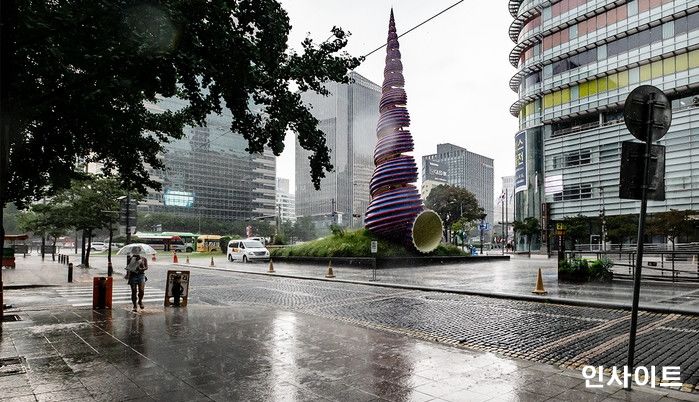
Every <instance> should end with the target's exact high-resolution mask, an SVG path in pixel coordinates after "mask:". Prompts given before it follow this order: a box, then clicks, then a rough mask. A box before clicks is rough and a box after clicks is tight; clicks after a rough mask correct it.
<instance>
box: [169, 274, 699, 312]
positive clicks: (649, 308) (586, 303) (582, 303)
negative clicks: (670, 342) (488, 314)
mask: <svg viewBox="0 0 699 402" xmlns="http://www.w3.org/2000/svg"><path fill="white" fill-rule="evenodd" d="M178 265H181V266H186V267H191V268H198V269H209V270H215V271H222V272H233V273H238V274H249V275H260V276H275V277H279V278H292V279H303V280H312V281H323V282H339V283H349V284H353V285H364V286H375V287H381V288H388V289H402V290H418V291H422V292H439V293H450V294H459V295H464V296H480V297H488V298H493V299H506V300H518V301H527V302H535V303H544V304H559V305H566V306H575V307H592V308H605V309H614V310H626V311H631V304H622V303H613V302H602V301H591V300H581V299H563V298H560V297H548V296H529V295H522V294H516V293H492V292H483V291H478V290H462V289H449V288H433V287H429V286H419V285H403V284H399V283H386V282H367V281H357V280H349V279H329V278H322V277H314V276H303V275H290V274H279V273H267V272H255V271H243V270H237V269H227V268H219V267H208V266H206V267H205V266H201V265H192V264H189V265H187V264H178ZM638 309H639V311H645V312H649V313H659V314H683V315H691V316H699V310H690V309H684V308H670V307H661V306H653V305H647V304H640V305H639V307H638Z"/></svg>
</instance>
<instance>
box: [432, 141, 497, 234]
mask: <svg viewBox="0 0 699 402" xmlns="http://www.w3.org/2000/svg"><path fill="white" fill-rule="evenodd" d="M430 162H437V163H439V164H440V165H441V166H442V168H445V169H446V181H447V184H449V185H451V186H456V187H461V188H465V189H466V190H468V191H470V192H472V193H473V195H475V196H476V200H478V205H480V206H481V207H482V208H483V210H484V211H485V213H486V214H488V216H487V217H486V221H487V222H489V223H490V224H492V223H493V222H495V221H497V219H494V208H493V200H494V194H493V193H494V190H493V180H494V179H493V160H492V159H491V158H488V157H486V156H483V155H479V154H476V153H473V152H470V151H468V150H466V149H465V148H461V147H459V146H456V145H453V144H438V145H437V153H436V154H432V155H425V156H423V157H422V169H423V172H425V171H426V168H428V164H429V163H430ZM423 180H424V179H423ZM423 196H424V195H423Z"/></svg>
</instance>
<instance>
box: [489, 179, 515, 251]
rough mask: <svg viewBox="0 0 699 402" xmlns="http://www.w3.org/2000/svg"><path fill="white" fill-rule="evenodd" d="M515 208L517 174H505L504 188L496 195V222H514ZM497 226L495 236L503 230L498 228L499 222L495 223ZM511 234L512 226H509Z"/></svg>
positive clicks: (499, 234)
mask: <svg viewBox="0 0 699 402" xmlns="http://www.w3.org/2000/svg"><path fill="white" fill-rule="evenodd" d="M505 207H507V209H505ZM514 208H515V176H503V177H502V189H501V190H500V193H498V194H497V195H496V196H495V213H494V216H493V218H494V221H495V222H512V221H513V220H514V212H515V210H514ZM495 226H497V228H496V229H495V231H494V233H493V234H494V235H495V236H498V237H499V236H501V235H502V230H501V229H498V228H499V227H500V226H499V224H496V225H494V227H495ZM509 231H510V234H511V233H512V227H511V226H510V227H509Z"/></svg>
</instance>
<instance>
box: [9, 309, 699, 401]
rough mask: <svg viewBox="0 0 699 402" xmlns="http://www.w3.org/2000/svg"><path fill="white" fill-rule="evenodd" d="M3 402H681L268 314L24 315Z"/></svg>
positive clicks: (13, 338)
mask: <svg viewBox="0 0 699 402" xmlns="http://www.w3.org/2000/svg"><path fill="white" fill-rule="evenodd" d="M19 315H20V316H21V317H22V319H23V321H19V322H11V323H4V324H3V332H2V337H0V359H3V358H15V357H19V358H20V360H19V361H18V362H15V364H11V365H9V366H4V367H3V369H4V370H5V371H4V373H1V375H0V400H3V401H4V400H6V399H9V400H15V401H24V400H26V401H34V400H39V401H43V400H51V401H64V400H65V401H68V400H70V401H83V400H105V401H106V400H109V401H112V400H134V401H142V400H167V401H210V400H216V401H230V400H246V401H248V400H249V401H253V400H255V401H262V400H264V401H321V400H338V401H339V400H342V401H344V400H351V401H374V400H375V401H379V400H381V401H384V400H389V401H487V400H491V401H545V400H551V401H576V402H579V401H610V402H612V401H619V400H642V401H661V400H662V401H676V400H699V397H698V396H697V395H694V394H687V393H682V392H678V391H674V390H667V389H659V388H658V389H649V388H646V387H641V388H634V390H632V391H625V390H621V389H619V388H618V387H605V388H602V389H592V388H591V389H586V387H585V383H584V380H583V379H582V377H581V375H580V373H579V372H578V371H573V370H563V369H559V368H556V367H554V366H548V365H543V364H536V363H531V362H527V361H523V360H518V359H510V358H502V357H498V356H496V355H494V354H491V353H482V352H473V351H469V350H465V349H462V348H457V347H448V346H444V345H439V344H435V343H431V342H426V341H422V340H417V339H414V338H410V337H407V336H404V335H399V334H394V333H391V332H386V331H378V330H373V329H367V328H362V327H357V326H353V325H349V324H346V323H343V322H340V321H334V320H327V319H324V318H319V317H315V316H311V315H306V314H303V313H294V312H288V311H283V310H279V309H274V308H269V307H262V306H254V307H250V306H244V305H235V306H230V307H212V306H204V305H191V306H189V307H187V308H181V309H172V308H171V309H164V308H162V307H157V308H156V307H153V306H151V305H149V306H147V309H146V310H144V311H142V312H139V313H137V314H134V313H131V312H130V311H129V310H128V307H125V308H116V309H114V310H113V311H110V310H106V311H91V310H89V309H84V308H83V309H71V310H67V309H65V307H62V308H52V309H42V310H40V311H31V308H28V309H27V311H20V312H19Z"/></svg>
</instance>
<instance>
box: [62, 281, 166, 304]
mask: <svg viewBox="0 0 699 402" xmlns="http://www.w3.org/2000/svg"><path fill="white" fill-rule="evenodd" d="M56 292H57V293H58V294H59V295H60V296H61V297H63V298H65V299H67V302H68V304H70V305H71V306H73V307H86V306H92V288H88V287H64V288H58V289H56ZM164 298H165V291H164V290H162V289H157V288H152V287H146V291H145V295H144V297H143V302H144V303H150V302H158V303H162V302H163V299H164ZM115 304H131V287H129V286H128V285H123V286H115V287H113V288H112V305H115Z"/></svg>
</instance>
